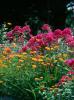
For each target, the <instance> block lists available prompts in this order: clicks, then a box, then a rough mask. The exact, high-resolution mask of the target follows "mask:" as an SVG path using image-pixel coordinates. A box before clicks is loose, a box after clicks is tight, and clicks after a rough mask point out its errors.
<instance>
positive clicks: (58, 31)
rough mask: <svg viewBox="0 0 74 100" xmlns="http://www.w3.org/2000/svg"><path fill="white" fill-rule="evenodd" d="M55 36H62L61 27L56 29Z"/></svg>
mask: <svg viewBox="0 0 74 100" xmlns="http://www.w3.org/2000/svg"><path fill="white" fill-rule="evenodd" d="M54 37H55V38H61V37H62V31H61V30H60V29H56V30H55V31H54Z"/></svg>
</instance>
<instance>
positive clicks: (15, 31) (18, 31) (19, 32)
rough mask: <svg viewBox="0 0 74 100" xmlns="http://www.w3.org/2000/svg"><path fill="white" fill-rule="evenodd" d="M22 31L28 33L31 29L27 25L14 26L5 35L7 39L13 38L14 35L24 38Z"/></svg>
mask: <svg viewBox="0 0 74 100" xmlns="http://www.w3.org/2000/svg"><path fill="white" fill-rule="evenodd" d="M24 32H27V33H28V34H30V32H31V29H30V27H29V25H26V26H24V27H20V26H15V27H14V29H13V30H12V31H10V32H8V33H7V34H6V36H7V39H8V40H13V39H14V38H15V35H17V36H18V38H21V36H23V37H22V38H24Z"/></svg>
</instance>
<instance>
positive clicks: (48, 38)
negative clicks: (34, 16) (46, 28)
mask: <svg viewBox="0 0 74 100" xmlns="http://www.w3.org/2000/svg"><path fill="white" fill-rule="evenodd" d="M45 36H46V37H45V38H46V40H47V41H48V42H51V41H53V40H54V35H53V32H49V33H47V34H46V35H45Z"/></svg>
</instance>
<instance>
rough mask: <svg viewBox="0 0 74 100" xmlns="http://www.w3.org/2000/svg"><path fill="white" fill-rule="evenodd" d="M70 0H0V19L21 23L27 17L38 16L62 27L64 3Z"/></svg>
mask: <svg viewBox="0 0 74 100" xmlns="http://www.w3.org/2000/svg"><path fill="white" fill-rule="evenodd" d="M70 1H72V0H2V1H1V3H0V21H7V22H9V21H10V22H12V23H13V25H17V24H18V25H23V24H24V22H25V21H26V20H28V18H29V17H34V16H38V18H39V19H40V20H41V21H44V22H45V23H48V24H50V25H52V26H54V27H55V28H64V24H65V19H66V4H67V3H68V2H70Z"/></svg>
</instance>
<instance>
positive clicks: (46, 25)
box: [41, 24, 51, 32]
mask: <svg viewBox="0 0 74 100" xmlns="http://www.w3.org/2000/svg"><path fill="white" fill-rule="evenodd" d="M41 29H42V30H43V31H47V32H51V28H50V26H49V25H48V24H44V25H43V26H42V27H41Z"/></svg>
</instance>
